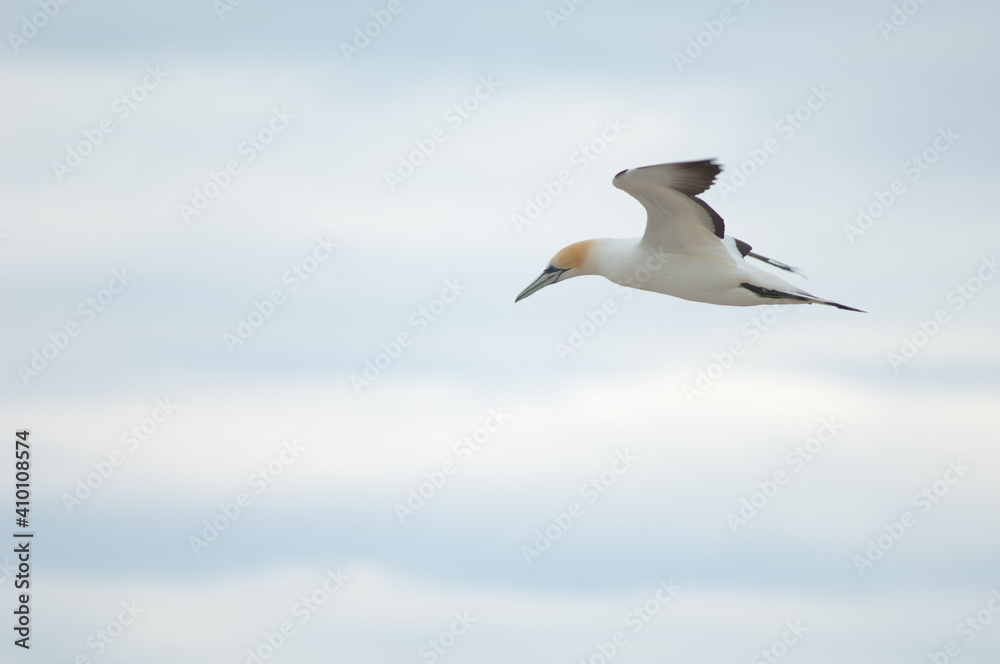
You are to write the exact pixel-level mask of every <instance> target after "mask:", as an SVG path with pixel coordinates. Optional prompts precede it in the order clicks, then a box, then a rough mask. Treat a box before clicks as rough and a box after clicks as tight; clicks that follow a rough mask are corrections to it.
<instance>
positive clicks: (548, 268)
mask: <svg viewBox="0 0 1000 664" xmlns="http://www.w3.org/2000/svg"><path fill="white" fill-rule="evenodd" d="M558 269H559V268H557V267H556V266H555V265H550V266H548V267H547V268H545V274H548V273H550V272H555V271H557V270H558Z"/></svg>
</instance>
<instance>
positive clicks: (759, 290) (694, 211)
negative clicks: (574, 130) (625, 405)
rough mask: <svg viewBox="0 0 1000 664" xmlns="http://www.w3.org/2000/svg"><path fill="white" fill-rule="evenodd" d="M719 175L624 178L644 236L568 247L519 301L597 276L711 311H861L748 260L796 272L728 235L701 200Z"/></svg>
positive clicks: (708, 165)
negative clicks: (640, 213)
mask: <svg viewBox="0 0 1000 664" xmlns="http://www.w3.org/2000/svg"><path fill="white" fill-rule="evenodd" d="M720 171H721V168H720V167H719V166H718V165H717V164H715V163H714V162H712V161H694V162H682V163H676V164H659V165H657V166H645V167H643V168H636V169H631V170H625V171H622V172H621V173H619V174H618V175H616V176H615V177H614V179H613V180H612V183H613V184H614V185H615V186H616V187H618V188H619V189H622V190H624V191H625V192H627V193H629V194H631V195H632V196H633V197H634V198H636V199H637V200H638V201H639V202H640V203H642V205H643V207H645V208H646V213H647V219H646V232H645V234H644V235H643V236H642V237H641V238H631V239H596V240H584V241H582V242H576V243H574V244H571V245H569V246H568V247H565V248H564V249H562V250H561V251H560V252H559V253H557V254H556V255H555V256H554V257H553V258H552V261H551V262H550V264H549V267H548V268H547V269H546V270H545V272H543V273H542V275H541V276H540V277H539V278H538V279H536V280H535V282H534V283H532V284H531V285H530V286H528V288H526V289H525V290H524V291H523V292H522V293H521V294H520V295H519V296H518V298H517V299H518V300H520V299H522V298H525V297H527V296H528V295H531V294H532V293H534V292H535V291H537V290H540V289H541V288H544V287H545V286H548V285H550V284H553V283H556V282H557V281H561V280H565V279H567V278H570V277H575V276H582V275H587V274H593V275H600V276H603V277H605V278H607V279H609V280H610V281H613V282H614V283H616V284H621V285H622V286H630V287H633V288H639V289H642V290H647V291H653V292H656V293H664V294H666V295H673V296H674V297H679V298H681V299H684V300H692V301H695V302H707V303H709V304H721V305H727V306H737V307H744V306H753V305H758V304H811V303H816V304H826V305H830V306H834V307H838V308H840V309H849V310H851V311H859V310H858V309H854V308H852V307H847V306H845V305H842V304H837V303H836V302H831V301H829V300H824V299H822V298H818V297H815V296H813V295H810V294H809V293H807V292H805V291H803V290H802V289H800V288H798V287H796V286H793V285H792V284H790V283H788V282H787V281H785V280H784V279H782V278H781V277H779V276H778V275H776V274H774V273H772V272H769V271H767V270H762V269H760V268H759V267H757V266H756V265H752V264H750V263H748V262H747V261H746V260H745V258H746V257H747V256H750V257H752V258H757V259H758V260H761V261H763V262H765V263H768V264H770V265H773V266H775V267H778V268H781V269H783V270H787V271H791V272H794V271H795V270H794V268H791V267H789V266H787V265H785V264H784V263H780V262H778V261H775V260H772V259H770V258H766V257H764V256H761V255H759V254H755V253H753V252H752V251H750V249H751V247H750V245H748V244H747V243H745V242H742V241H740V240H736V239H735V238H732V237H730V236H727V235H726V234H725V224H724V222H723V220H722V217H720V216H719V215H718V213H716V212H715V210H713V209H712V208H710V207H709V206H708V205H707V204H706V203H705V202H704V201H702V200H701V199H699V198H697V194H700V193H701V192H703V191H705V190H706V189H707V188H708V187H709V186H711V184H712V182H713V181H714V180H715V176H716V175H718V173H719V172H720Z"/></svg>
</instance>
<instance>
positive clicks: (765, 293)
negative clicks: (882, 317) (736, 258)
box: [740, 282, 868, 314]
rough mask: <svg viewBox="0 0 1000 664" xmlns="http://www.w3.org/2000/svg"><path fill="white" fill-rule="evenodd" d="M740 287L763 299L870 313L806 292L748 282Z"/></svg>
mask: <svg viewBox="0 0 1000 664" xmlns="http://www.w3.org/2000/svg"><path fill="white" fill-rule="evenodd" d="M740 286H742V287H743V288H746V289H747V290H748V291H750V292H751V293H754V294H755V295H759V296H760V297H763V298H771V299H775V300H798V301H799V302H806V303H808V304H825V305H827V306H828V307H837V308H838V309H846V310H847V311H857V312H858V313H862V314H866V313H868V312H867V311H862V310H861V309H855V308H854V307H849V306H847V305H846V304H840V303H839V302H834V301H833V300H824V299H823V298H821V297H816V296H815V295H810V294H809V293H807V292H805V291H797V292H794V293H789V292H788V291H783V290H776V289H773V288H764V287H763V286H754V285H753V284H751V283H747V282H744V283H742V284H740Z"/></svg>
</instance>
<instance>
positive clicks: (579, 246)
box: [514, 240, 594, 302]
mask: <svg viewBox="0 0 1000 664" xmlns="http://www.w3.org/2000/svg"><path fill="white" fill-rule="evenodd" d="M593 244H594V240H584V241H582V242H574V243H573V244H571V245H569V246H568V247H563V248H562V249H560V250H559V253H557V254H556V255H555V256H553V257H552V260H550V261H549V266H548V267H547V268H545V271H544V272H542V274H541V276H539V277H538V278H537V279H535V280H534V281H533V282H531V285H530V286H528V287H527V288H525V289H524V290H523V291H521V294H520V295H518V296H517V298H516V299H515V300H514V302H519V301H521V300H523V299H524V298H526V297H528V296H529V295H531V294H532V293H534V292H535V291H540V290H542V289H543V288H545V287H546V286H549V285H551V284H554V283H556V282H557V281H566V280H567V279H570V278H572V277H579V276H580V275H583V274H590V272H588V271H587V260H588V258H589V257H590V253H591V249H592V247H593Z"/></svg>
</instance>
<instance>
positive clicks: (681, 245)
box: [611, 160, 735, 261]
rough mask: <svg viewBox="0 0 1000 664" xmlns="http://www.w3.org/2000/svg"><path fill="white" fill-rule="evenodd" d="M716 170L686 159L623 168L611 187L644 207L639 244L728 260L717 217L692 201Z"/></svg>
mask: <svg viewBox="0 0 1000 664" xmlns="http://www.w3.org/2000/svg"><path fill="white" fill-rule="evenodd" d="M721 171H722V168H721V167H720V166H719V165H718V164H717V163H715V162H714V161H712V160H705V161H685V162H680V163H675V164H658V165H656V166H643V167H642V168H632V169H628V170H624V171H622V172H621V173H619V174H618V175H616V176H615V177H614V179H613V180H612V181H611V183H612V184H613V185H614V186H616V187H618V188H619V189H621V190H622V191H624V192H625V193H627V194H629V195H631V196H632V197H633V198H635V199H636V200H637V201H639V202H640V203H642V206H643V207H644V208H646V232H645V234H644V235H643V236H642V243H643V244H644V245H646V246H647V247H650V248H651V249H657V250H660V251H665V252H668V253H677V254H694V255H706V254H709V255H713V256H719V257H722V258H725V259H727V260H730V261H733V260H735V259H734V257H733V255H732V253H733V252H732V251H731V250H730V248H728V247H727V246H726V245H724V244H723V243H722V238H724V237H725V234H726V225H725V223H724V222H723V221H722V217H720V216H719V213H718V212H716V211H715V210H713V209H712V208H711V207H709V205H708V204H707V203H706V202H705V201H703V200H701V199H700V198H698V197H697V196H698V194H700V193H702V192H703V191H705V190H706V189H708V188H709V187H710V186H712V183H713V182H714V181H715V177H716V176H717V175H718V174H719V173H720V172H721Z"/></svg>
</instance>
